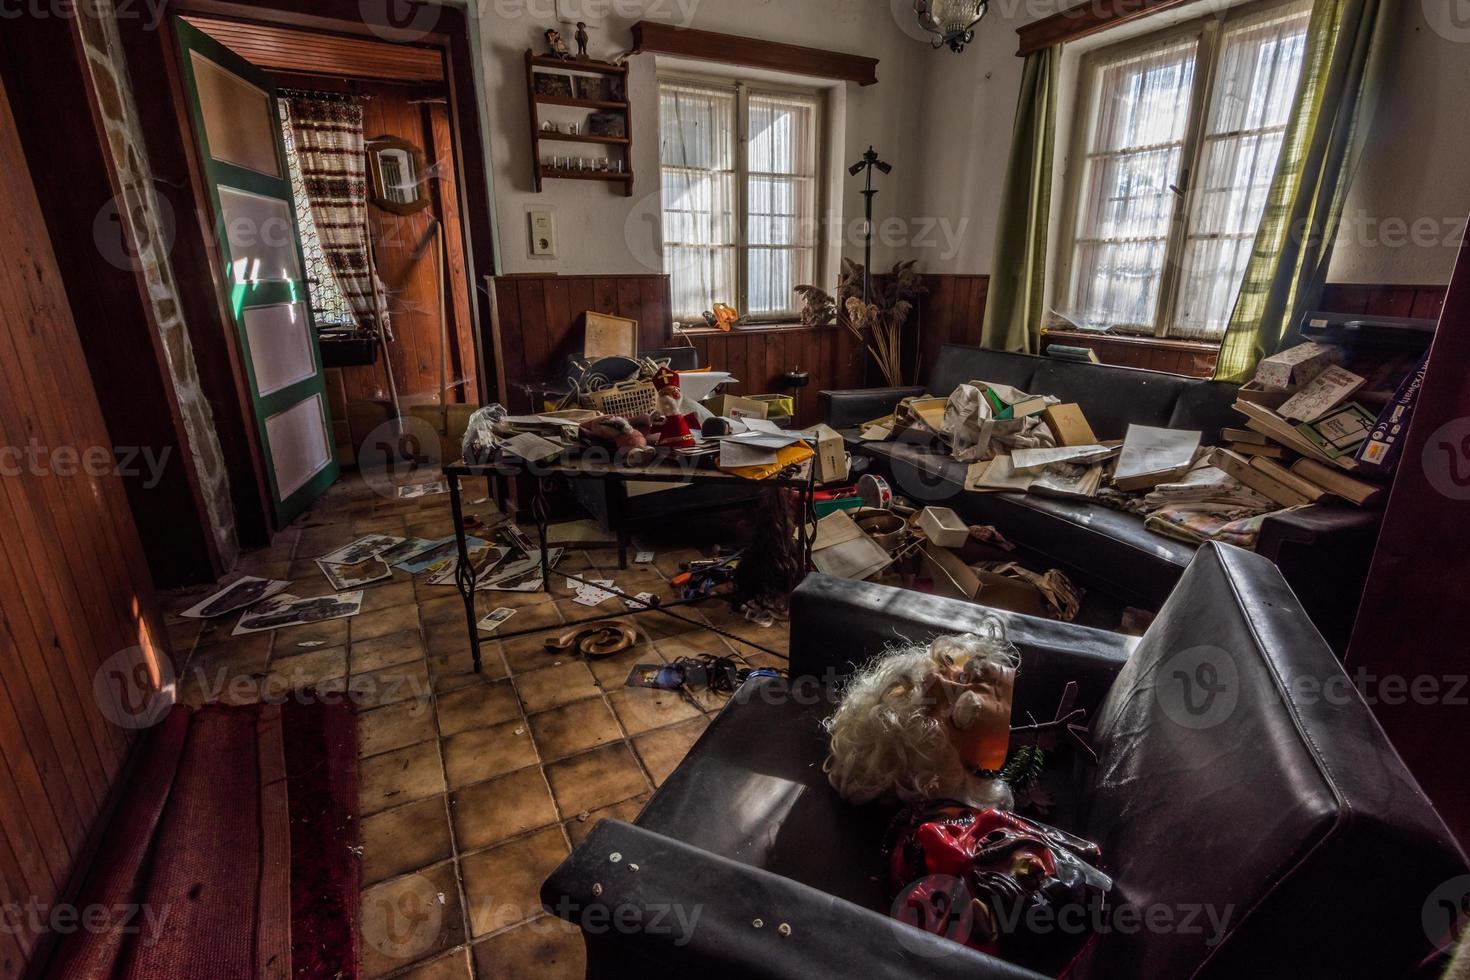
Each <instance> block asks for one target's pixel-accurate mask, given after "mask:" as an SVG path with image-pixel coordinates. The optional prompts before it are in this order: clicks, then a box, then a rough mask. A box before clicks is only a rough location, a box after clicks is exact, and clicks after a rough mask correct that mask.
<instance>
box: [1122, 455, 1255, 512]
mask: <svg viewBox="0 0 1470 980" xmlns="http://www.w3.org/2000/svg"><path fill="white" fill-rule="evenodd" d="M1143 503H1144V509H1145V510H1146V511H1149V512H1152V511H1157V510H1162V509H1163V508H1165V507H1179V506H1183V505H1186V504H1193V505H1201V506H1197V507H1193V508H1191V509H1195V510H1203V509H1213V510H1216V511H1241V510H1244V511H1251V512H1253V513H1265V512H1266V511H1271V510H1276V509H1277V504H1276V502H1275V501H1273V500H1271V499H1270V498H1269V497H1266V496H1264V495H1262V494H1259V493H1257V492H1256V491H1254V490H1252V489H1251V488H1250V487H1248V486H1246V485H1245V484H1243V483H1241V482H1240V481H1239V480H1237V479H1235V477H1233V476H1231V475H1230V474H1228V473H1226V472H1225V471H1224V470H1221V469H1216V468H1215V467H1213V466H1210V465H1209V464H1208V463H1200V464H1198V465H1196V466H1195V468H1194V469H1192V470H1190V471H1189V472H1188V473H1186V474H1185V475H1184V477H1183V479H1181V480H1179V481H1178V482H1177V483H1161V484H1159V485H1158V486H1156V487H1154V489H1153V490H1152V491H1150V492H1149V494H1148V495H1147V496H1145V497H1144V498H1143Z"/></svg>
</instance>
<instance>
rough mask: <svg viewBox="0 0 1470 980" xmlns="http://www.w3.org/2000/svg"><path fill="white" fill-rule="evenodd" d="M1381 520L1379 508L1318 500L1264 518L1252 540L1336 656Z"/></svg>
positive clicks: (1340, 650) (1345, 635) (1347, 633)
mask: <svg viewBox="0 0 1470 980" xmlns="http://www.w3.org/2000/svg"><path fill="white" fill-rule="evenodd" d="M1382 523H1383V512H1382V511H1377V510H1363V509H1362V508H1359V507H1353V506H1351V505H1348V504H1318V505H1316V506H1313V507H1303V508H1301V509H1300V510H1292V511H1286V512H1284V513H1280V514H1273V515H1272V516H1270V517H1268V518H1266V520H1265V522H1264V523H1263V524H1262V525H1261V533H1260V536H1259V537H1258V538H1257V540H1256V554H1258V555H1260V556H1261V557H1262V558H1266V559H1269V560H1270V561H1271V562H1273V563H1274V564H1275V565H1276V567H1277V568H1279V569H1280V570H1281V574H1282V577H1284V578H1285V579H1286V582H1287V584H1288V585H1290V586H1291V589H1292V591H1293V592H1295V593H1296V596H1297V598H1298V599H1299V600H1301V604H1302V608H1303V609H1305V610H1306V611H1307V615H1308V616H1310V617H1311V619H1312V622H1313V623H1314V624H1315V625H1316V627H1317V629H1318V631H1319V632H1321V634H1322V636H1323V637H1324V638H1325V639H1326V640H1327V643H1328V645H1330V646H1331V647H1332V649H1333V650H1335V651H1337V653H1338V654H1339V655H1341V654H1343V653H1344V652H1346V650H1347V644H1348V639H1349V638H1350V636H1351V634H1352V628H1353V621H1354V619H1355V617H1356V616H1357V610H1358V602H1359V601H1360V600H1361V599H1362V596H1363V587H1364V585H1365V583H1366V582H1367V581H1368V569H1369V566H1370V565H1371V564H1372V562H1373V548H1374V546H1375V545H1376V544H1377V542H1378V532H1379V529H1380V527H1381V526H1382Z"/></svg>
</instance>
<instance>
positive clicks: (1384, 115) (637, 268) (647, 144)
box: [477, 0, 1470, 283]
mask: <svg viewBox="0 0 1470 980" xmlns="http://www.w3.org/2000/svg"><path fill="white" fill-rule="evenodd" d="M1454 3H1455V0H1423V3H1420V2H1404V3H1402V4H1398V3H1396V4H1395V8H1394V10H1393V12H1392V14H1391V16H1392V18H1393V19H1392V21H1391V23H1390V28H1389V30H1390V34H1389V36H1388V40H1387V46H1386V48H1385V64H1384V69H1385V70H1384V74H1383V84H1382V88H1381V92H1380V99H1381V101H1380V103H1379V104H1378V106H1377V111H1376V113H1375V115H1374V118H1373V119H1372V120H1371V126H1370V129H1369V133H1368V136H1367V140H1368V142H1367V145H1366V149H1365V152H1364V156H1363V162H1362V167H1361V170H1360V172H1359V174H1358V175H1357V179H1356V181H1355V184H1354V189H1353V191H1352V192H1351V194H1350V196H1349V200H1348V203H1347V211H1346V215H1347V218H1348V219H1349V220H1348V223H1347V225H1346V228H1345V235H1344V237H1343V240H1342V241H1340V243H1339V246H1338V249H1337V254H1336V256H1335V261H1334V265H1333V269H1332V274H1331V278H1332V279H1333V280H1334V281H1344V282H1400V283H1433V282H1446V281H1448V279H1449V276H1450V272H1451V271H1452V268H1453V261H1454V256H1455V249H1454V247H1453V246H1452V245H1451V244H1449V242H1450V241H1451V240H1455V236H1456V235H1457V234H1458V232H1459V231H1460V230H1461V229H1462V227H1463V224H1464V217H1465V215H1466V214H1467V213H1470V126H1467V125H1466V123H1465V119H1464V113H1465V110H1464V108H1463V106H1464V101H1465V94H1466V93H1467V92H1470V26H1467V25H1463V24H1460V22H1458V21H1455V20H1453V19H1452V18H1451V16H1450V14H1449V13H1448V12H1445V13H1441V12H1440V10H1439V7H1440V5H1442V6H1443V7H1444V8H1445V11H1449V9H1450V8H1452V7H1453V6H1454ZM1067 5H1068V3H1067V2H1066V0H1029V2H1026V0H996V2H993V3H992V8H991V13H990V15H989V16H987V17H986V19H985V20H984V21H982V23H981V25H980V28H979V32H978V36H977V38H976V40H975V43H974V44H972V45H971V46H970V47H969V48H968V49H967V50H966V51H965V52H963V53H962V54H958V55H956V54H953V53H952V52H950V51H947V50H940V51H935V50H933V49H932V48H930V47H929V45H928V43H927V41H925V40H923V38H922V36H921V35H920V33H919V32H918V30H917V28H916V27H915V26H914V24H913V23H912V3H911V0H560V6H561V10H562V16H564V17H569V18H571V19H575V18H576V17H577V16H579V12H582V11H589V12H591V11H596V12H599V13H600V12H601V11H603V10H607V11H609V13H608V14H607V16H590V15H588V16H587V17H586V19H587V20H588V22H589V24H591V25H592V26H593V28H594V30H593V31H592V35H593V41H592V53H593V55H594V57H604V58H605V57H610V56H611V55H613V54H616V53H619V52H622V51H625V50H627V49H628V48H630V47H631V45H632V40H631V34H630V31H629V27H630V25H631V24H632V23H633V22H634V21H636V20H639V19H648V20H657V21H661V22H664V23H674V24H676V25H678V26H684V27H696V28H699V29H701V30H709V31H718V32H724V33H730V34H739V35H745V36H751V37H758V38H762V39H765V40H771V41H782V42H786V43H791V44H802V45H808V46H811V47H818V48H824V49H828V50H839V51H844V52H848V53H852V54H860V55H865V56H868V57H874V58H878V59H880V64H879V66H878V78H879V84H878V85H875V86H870V87H866V88H863V87H859V86H857V85H852V84H849V85H846V86H845V96H846V98H845V101H846V107H847V109H846V120H845V137H844V145H843V146H842V147H841V148H840V157H841V160H840V161H838V163H839V166H840V165H841V164H845V163H848V162H851V161H853V160H856V159H857V158H858V157H859V156H860V155H861V154H862V151H863V150H865V149H866V148H867V146H868V144H869V143H870V142H871V143H874V144H875V145H876V146H877V148H878V150H879V152H880V153H881V154H882V155H883V157H884V158H885V159H886V160H887V161H888V162H890V163H892V164H893V165H894V172H893V174H892V175H891V176H889V177H879V178H877V180H878V186H879V187H880V191H881V192H880V194H879V196H878V199H877V217H878V221H879V223H880V224H879V227H878V231H879V235H878V239H879V240H878V242H877V244H876V245H875V257H874V265H875V266H876V267H878V268H880V269H881V268H883V267H886V266H887V265H888V264H891V263H892V262H894V261H897V260H899V259H902V258H917V259H919V261H920V268H921V269H922V270H924V271H928V272H941V273H988V272H991V271H992V268H991V266H992V253H993V246H994V236H995V225H996V217H997V213H998V210H999V206H1000V194H1001V184H1002V181H1003V179H1004V176H1005V167H1006V160H1007V158H1008V156H1009V153H1010V143H1011V126H1012V123H1013V120H1014V117H1015V106H1016V97H1017V93H1018V90H1019V85H1020V79H1021V70H1022V60H1021V59H1020V58H1017V57H1016V54H1015V52H1016V46H1017V39H1016V33H1015V31H1016V28H1017V27H1018V26H1020V25H1021V24H1024V23H1026V22H1028V21H1030V20H1034V19H1037V18H1039V17H1042V16H1045V15H1046V14H1048V13H1050V12H1052V11H1053V10H1055V9H1058V8H1060V7H1064V6H1067ZM477 6H478V11H479V14H478V16H479V21H480V23H479V32H480V38H481V46H482V49H483V57H484V61H483V65H482V68H483V71H484V80H485V85H486V93H487V99H488V115H489V133H490V140H491V147H492V150H491V152H492V158H493V163H494V180H495V194H496V208H497V217H498V220H499V224H500V236H501V246H502V247H501V252H502V255H501V259H502V271H503V272H506V273H526V272H559V273H562V274H568V275H571V274H579V273H606V274H618V273H633V274H640V273H647V272H650V271H659V264H660V261H661V260H660V248H661V243H660V242H659V240H658V232H657V228H658V222H657V220H656V215H657V211H658V199H657V174H658V130H657V108H656V107H657V98H656V93H655V90H654V64H653V58H652V56H650V55H638V56H635V57H634V58H633V59H632V62H631V64H632V66H633V68H632V73H631V82H630V85H631V89H632V92H631V94H632V98H633V102H634V127H633V136H634V156H633V163H634V170H635V172H636V173H637V175H638V180H637V183H636V185H635V188H634V196H633V197H632V198H625V197H623V196H621V194H620V192H618V191H615V190H613V189H612V188H613V187H615V186H616V185H604V184H601V183H596V182H580V181H556V180H553V181H548V182H547V183H546V188H545V191H544V192H543V193H541V194H536V193H535V192H534V191H533V187H532V173H531V167H532V161H531V149H530V134H529V123H528V120H527V117H526V92H525V66H524V62H523V52H524V51H525V49H526V48H527V47H535V48H536V49H537V50H538V51H539V50H541V48H542V46H543V45H542V38H541V32H542V31H543V30H544V29H545V28H546V27H547V26H549V25H550V23H551V22H552V18H551V17H548V16H546V15H547V14H548V13H549V11H550V10H551V7H552V0H487V2H482V3H479V4H478V5H477ZM1426 11H1433V12H1434V14H1433V19H1432V21H1431V19H1430V17H1429V15H1428V14H1427V13H1426ZM1064 137H1065V133H1061V132H1059V134H1058V138H1059V139H1062V138H1064ZM574 152H575V151H574ZM859 189H860V188H859V183H858V181H857V180H854V179H850V178H849V179H844V180H843V181H842V187H841V193H840V194H839V195H837V196H836V198H835V199H834V200H835V202H836V203H835V205H834V206H835V207H840V209H841V212H842V216H843V218H844V219H845V221H846V224H845V225H844V227H845V228H847V229H848V233H849V236H850V234H851V223H852V222H853V220H854V219H855V218H857V217H859V216H861V214H862V197H861V195H860V194H859V193H858V191H859ZM532 206H535V207H550V208H552V209H553V210H554V211H555V213H556V218H557V224H558V229H559V234H560V239H561V247H560V255H559V257H558V258H557V259H556V260H554V261H548V260H544V259H533V258H532V257H531V256H530V253H529V247H528V241H527V231H526V227H527V224H526V221H527V219H526V211H527V209H528V208H529V207H532ZM884 219H890V222H889V225H888V226H887V227H886V228H885V227H884V226H883V225H882V224H881V222H882V221H883V220H884ZM891 219H898V220H896V221H895V220H891ZM1400 229H1402V231H1400ZM1411 232H1413V234H1411ZM843 251H844V253H845V254H847V255H849V256H852V257H854V258H859V257H860V256H861V248H860V247H859V245H858V244H857V242H856V240H852V239H851V238H850V240H848V241H847V242H846V243H845V245H844V249H843Z"/></svg>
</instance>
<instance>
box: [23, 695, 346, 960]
mask: <svg viewBox="0 0 1470 980" xmlns="http://www.w3.org/2000/svg"><path fill="white" fill-rule="evenodd" d="M313 700H314V699H313ZM139 752H140V757H139V758H138V760H137V766H136V768H135V769H134V771H133V772H132V773H131V775H130V776H129V777H128V779H127V782H126V784H125V785H126V786H127V789H126V796H125V797H124V798H123V799H122V801H121V802H120V804H119V806H118V809H117V812H116V814H115V815H114V817H113V819H112V822H111V824H110V825H109V826H108V828H107V830H106V831H105V833H104V835H103V838H102V841H101V844H100V846H99V849H98V853H97V855H96V857H95V858H94V860H93V863H92V867H91V870H90V872H89V873H88V876H87V879H86V881H85V884H84V885H83V887H82V890H81V894H80V895H79V896H78V899H77V903H76V904H77V905H78V906H79V907H80V908H83V909H90V908H101V909H108V910H112V913H111V915H110V918H109V920H108V922H107V926H106V927H105V928H94V929H91V930H86V929H83V930H79V931H78V932H77V933H75V934H74V935H71V936H69V937H67V938H65V939H64V940H63V941H62V942H61V944H60V945H59V946H58V948H57V950H56V953H55V955H54V956H53V958H52V962H51V964H50V969H49V970H48V976H51V977H59V978H68V980H71V978H76V980H83V978H86V980H93V978H102V977H111V978H119V980H134V978H137V980H144V978H147V980H155V978H163V980H173V978H178V980H185V978H188V980H193V978H198V977H221V978H234V977H239V978H248V977H258V978H287V977H293V976H295V977H308V978H317V977H321V978H325V977H343V978H350V977H355V976H356V975H357V970H356V962H357V955H356V953H357V948H356V943H357V922H356V919H357V886H358V864H357V858H356V856H355V855H354V853H353V848H354V847H355V845H356V843H357V839H356V819H355V816H356V807H357V738H356V722H355V719H354V718H353V715H352V712H351V709H350V708H349V707H347V706H346V705H344V704H321V703H312V704H305V703H298V702H296V701H288V702H287V703H286V704H284V705H279V706H277V705H251V706H247V707H239V708H227V707H213V706H212V707H207V708H203V709H200V710H198V711H190V710H189V709H187V708H182V707H179V708H175V709H174V711H173V712H172V713H171V714H170V715H169V716H168V718H167V719H166V720H165V721H164V722H163V723H162V724H161V725H159V726H158V727H157V728H156V729H154V730H153V731H152V732H151V733H150V735H149V737H148V739H147V741H146V742H145V743H144V744H143V745H142V746H140V748H139Z"/></svg>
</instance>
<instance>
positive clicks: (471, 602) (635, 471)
mask: <svg viewBox="0 0 1470 980" xmlns="http://www.w3.org/2000/svg"><path fill="white" fill-rule="evenodd" d="M697 463H698V461H697V460H694V459H689V460H685V459H682V458H674V459H669V458H661V459H658V460H655V461H654V462H652V463H650V464H648V465H647V466H628V465H626V464H624V463H621V462H619V461H617V460H609V459H606V458H574V459H564V460H558V461H555V462H547V463H534V464H533V463H522V462H509V461H499V460H497V461H495V462H491V463H471V462H466V461H464V460H459V461H458V462H454V463H450V464H448V465H446V466H445V467H444V478H445V480H446V481H447V482H448V484H449V504H450V508H451V510H452V511H453V514H454V537H455V541H456V543H457V544H458V546H459V565H458V567H457V568H456V569H455V576H454V582H455V586H456V587H457V588H458V589H459V594H460V596H461V597H462V598H463V599H464V608H465V621H466V623H467V624H468V626H469V631H470V652H471V655H472V656H473V658H474V664H475V673H477V674H478V673H480V671H481V660H480V623H479V615H478V613H477V612H476V610H475V570H474V567H473V566H472V565H471V563H470V553H469V540H468V532H467V531H466V529H465V526H464V500H463V496H462V492H461V490H460V481H461V480H464V479H476V478H486V479H489V480H492V481H494V482H500V481H504V480H509V479H516V478H525V477H531V478H534V479H535V480H536V487H537V496H536V500H535V501H534V502H533V504H532V506H531V516H532V517H533V518H534V519H535V521H536V536H537V544H538V546H539V547H540V550H541V587H542V588H544V589H545V590H546V592H547V594H548V595H550V593H551V555H550V548H549V547H548V546H547V529H548V527H549V526H550V525H551V523H552V522H551V520H550V519H549V517H548V508H547V507H546V502H545V493H546V489H547V484H548V482H549V481H550V480H552V479H554V478H556V477H561V478H563V479H567V480H616V481H621V482H624V483H679V484H691V483H729V484H750V483H755V484H758V485H760V486H767V487H785V488H787V489H794V490H797V491H798V492H799V494H800V507H799V512H800V516H801V519H800V520H798V521H797V525H798V528H799V531H798V539H797V540H798V546H799V548H800V551H801V562H802V567H803V568H810V567H811V546H812V540H811V536H810V535H809V534H808V531H807V527H808V518H809V517H810V516H811V515H812V503H813V499H814V497H815V495H816V469H817V468H816V460H814V459H813V460H811V461H810V462H809V464H808V465H807V467H806V469H807V472H806V474H805V475H797V476H786V475H777V476H772V477H768V478H767V479H764V480H754V481H753V480H748V479H746V478H745V477H742V476H736V475H734V474H731V473H726V472H724V471H723V470H717V469H714V468H712V467H708V466H705V465H697ZM618 496H619V497H621V496H622V494H619V495H618ZM566 578H567V579H568V581H573V582H580V583H582V584H584V585H593V586H594V587H596V588H602V587H601V586H596V584H595V583H589V582H585V581H584V580H583V579H581V578H579V577H578V576H576V575H567V576H566ZM619 597H620V598H625V599H627V600H628V601H630V602H634V603H637V604H638V606H639V608H636V609H630V610H629V611H628V612H626V613H620V614H619V615H629V616H636V615H639V614H641V613H647V612H658V613H662V614H664V615H667V616H671V617H673V618H674V619H679V620H682V621H684V622H687V623H690V624H691V625H694V626H699V627H701V628H704V629H711V628H712V627H709V626H708V625H706V624H704V623H700V622H698V621H695V620H687V619H684V617H682V616H680V615H678V614H677V613H675V612H674V611H673V609H672V608H671V607H673V606H680V605H686V604H688V603H686V602H673V603H664V602H658V601H656V602H642V601H640V600H639V599H637V598H636V597H634V596H622V595H620V596H619ZM693 601H697V602H702V601H704V600H703V599H699V600H693ZM607 618H608V617H607V616H589V617H587V618H586V619H583V620H578V621H576V622H572V623H567V624H564V625H567V626H577V625H580V624H581V623H590V622H598V621H601V620H604V619H607ZM546 629H547V627H544V626H540V627H534V628H532V629H527V630H519V631H516V632H512V633H504V634H499V633H497V634H496V639H500V640H507V639H514V638H515V637H517V636H525V635H527V634H529V633H537V632H544V631H545V630H546ZM716 632H723V631H721V630H716ZM736 639H739V638H738V637H737V638H736ZM740 642H741V643H744V644H746V645H747V646H751V647H754V648H755V649H758V650H763V651H764V652H767V653H771V654H773V655H775V656H778V657H781V656H783V655H782V654H779V653H776V651H774V650H765V648H763V647H761V646H760V645H759V644H757V643H751V642H750V641H749V640H743V639H742V640H740ZM783 659H784V657H783Z"/></svg>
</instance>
